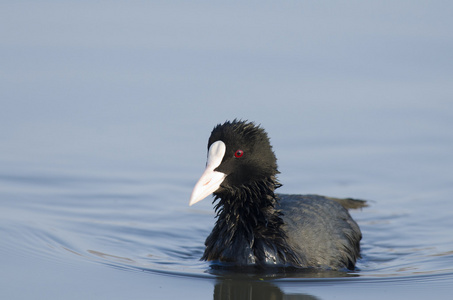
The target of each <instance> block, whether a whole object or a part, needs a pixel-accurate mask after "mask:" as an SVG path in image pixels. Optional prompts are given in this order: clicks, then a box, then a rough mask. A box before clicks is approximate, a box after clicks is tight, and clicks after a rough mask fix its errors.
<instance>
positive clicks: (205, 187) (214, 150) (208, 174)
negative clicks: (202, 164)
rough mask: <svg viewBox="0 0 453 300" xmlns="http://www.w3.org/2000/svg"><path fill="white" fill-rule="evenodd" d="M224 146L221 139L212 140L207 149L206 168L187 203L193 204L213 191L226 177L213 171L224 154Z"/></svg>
mask: <svg viewBox="0 0 453 300" xmlns="http://www.w3.org/2000/svg"><path fill="white" fill-rule="evenodd" d="M225 151H226V146H225V143H224V142H222V141H217V142H214V143H213V144H212V145H211V147H209V150H208V160H207V163H206V169H205V170H204V172H203V174H202V175H201V177H200V179H199V180H198V182H197V183H196V184H195V187H194V188H193V191H192V195H191V196H190V201H189V205H193V204H195V203H197V202H199V201H201V200H203V199H204V198H206V197H207V196H209V195H210V194H212V193H213V192H215V191H216V190H217V189H218V188H219V187H220V184H221V183H222V182H223V180H224V179H225V177H226V174H224V173H222V172H217V171H214V169H215V168H217V167H218V166H219V165H220V163H221V162H222V160H223V157H224V156H225Z"/></svg>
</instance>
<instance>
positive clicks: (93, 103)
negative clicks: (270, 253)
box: [0, 1, 453, 299]
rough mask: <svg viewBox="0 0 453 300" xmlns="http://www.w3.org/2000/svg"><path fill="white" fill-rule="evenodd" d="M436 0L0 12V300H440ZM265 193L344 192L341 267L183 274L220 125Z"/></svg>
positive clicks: (442, 103) (445, 269)
mask: <svg viewBox="0 0 453 300" xmlns="http://www.w3.org/2000/svg"><path fill="white" fill-rule="evenodd" d="M452 9H453V5H452V4H450V3H442V2H440V1H439V2H437V1H434V2H430V4H429V6H428V4H424V3H421V2H420V3H418V2H413V1H393V2H392V3H391V6H390V5H389V4H384V3H379V4H377V3H375V4H371V3H359V2H345V3H342V4H339V3H338V4H337V3H336V2H335V3H330V4H329V5H327V4H324V5H322V4H319V3H317V2H306V3H303V4H298V3H286V4H283V5H282V4H279V5H277V4H270V3H265V4H262V3H255V4H243V3H240V2H237V3H234V4H230V5H226V4H220V3H208V2H196V3H192V4H188V3H184V2H180V3H172V4H169V3H167V2H153V3H144V2H143V3H142V2H134V3H121V2H97V3H88V2H86V3H74V2H69V1H68V2H65V1H63V2H58V3H56V2H52V1H44V2H40V3H39V4H38V3H35V2H29V3H26V2H20V3H17V2H4V3H2V4H0V33H1V36H2V39H1V40H0V62H1V64H0V65H1V68H0V76H1V82H0V104H1V109H0V237H1V240H2V241H1V243H0V265H1V268H0V298H1V299H30V298H35V299H36V298H39V299H41V298H42V299H80V298H87V299H125V298H127V299H179V298H181V299H331V298H334V297H335V298H336V299H382V298H383V297H386V298H390V299H401V298H404V299H408V298H413V299H426V298H427V297H433V298H436V299H450V298H451V294H452V293H453V201H452V196H451V195H453V157H452V153H453V87H452V84H451V83H452V82H453V54H452V53H453V32H452V31H451V30H450V29H449V28H452V27H453V21H452V20H451V12H452ZM234 118H243V119H248V120H252V121H255V122H257V123H260V124H261V125H262V126H263V127H264V128H265V129H266V130H267V132H268V133H269V136H270V137H271V141H272V144H273V146H274V150H275V153H276V155H277V157H278V163H279V170H280V172H281V174H280V176H279V179H280V181H281V182H282V183H283V187H282V188H280V189H279V192H281V193H299V194H301V193H305V194H308V193H316V194H321V195H327V196H335V197H354V198H360V199H366V200H368V201H369V207H366V208H363V209H361V210H354V211H352V212H351V214H352V216H353V217H354V219H355V220H356V221H357V222H358V224H359V225H360V227H361V229H362V233H363V239H362V243H361V246H362V259H360V260H359V261H358V264H357V270H355V271H353V272H352V271H351V272H332V271H323V272H322V271H321V272H313V271H301V272H297V273H283V272H281V273H265V274H248V273H235V272H226V271H219V270H214V269H212V268H211V267H210V265H209V263H207V262H203V261H200V260H199V259H200V257H201V255H202V253H203V251H204V240H205V238H206V237H207V235H208V234H209V233H210V231H211V229H212V227H213V224H214V222H215V215H214V212H213V209H212V204H211V203H210V202H211V201H210V199H209V198H208V199H205V200H204V201H202V202H201V203H197V204H196V205H194V206H192V207H189V206H188V199H189V196H190V193H191V190H192V187H193V185H194V184H195V182H196V181H197V179H198V177H199V176H200V175H201V173H202V171H203V168H204V165H205V159H206V144H207V139H208V137H209V134H210V131H211V129H212V128H213V126H214V125H216V124H217V123H221V122H224V121H225V120H228V119H230V120H231V119H234Z"/></svg>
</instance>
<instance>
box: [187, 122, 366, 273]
mask: <svg viewBox="0 0 453 300" xmlns="http://www.w3.org/2000/svg"><path fill="white" fill-rule="evenodd" d="M278 173H279V172H278V170H277V159H276V157H275V155H274V152H273V151H272V146H271V145H270V143H269V138H268V136H267V133H266V132H265V131H264V129H262V128H261V127H260V126H257V125H255V124H254V123H253V122H248V121H242V120H234V121H232V122H230V121H227V122H225V123H224V124H219V125H217V126H216V127H215V128H214V129H213V131H212V133H211V136H210V137H209V142H208V158H207V163H206V169H205V171H204V173H203V174H202V176H201V178H200V179H199V181H198V182H197V183H196V185H195V187H194V189H193V192H192V195H191V197H190V203H189V204H190V205H193V204H195V203H197V202H198V201H201V200H203V199H204V198H205V197H207V196H208V195H210V194H211V193H213V194H214V201H213V203H215V211H216V213H217V221H216V224H215V226H214V229H213V230H212V232H211V234H210V235H209V236H208V238H207V239H206V242H205V245H206V249H205V252H204V255H203V257H202V259H203V260H208V261H216V262H219V263H221V264H226V265H233V266H236V267H250V266H253V267H259V268H265V267H271V266H274V267H296V268H323V269H334V270H337V269H345V268H347V269H354V266H355V263H356V260H357V258H359V257H360V240H361V238H362V234H361V232H360V229H359V226H358V225H357V223H356V222H355V221H354V220H353V219H352V218H351V216H350V215H349V213H348V210H347V208H353V207H362V206H366V204H365V201H362V200H354V199H336V198H329V197H323V196H318V195H287V194H276V193H275V189H276V188H278V187H280V186H281V184H280V183H279V182H278V181H277V178H276V175H277V174H278Z"/></svg>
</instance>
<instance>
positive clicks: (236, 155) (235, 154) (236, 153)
mask: <svg viewBox="0 0 453 300" xmlns="http://www.w3.org/2000/svg"><path fill="white" fill-rule="evenodd" d="M242 155H244V151H242V150H241V149H238V150H236V152H234V156H235V157H237V158H239V157H242Z"/></svg>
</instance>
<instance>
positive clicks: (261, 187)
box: [203, 176, 297, 265]
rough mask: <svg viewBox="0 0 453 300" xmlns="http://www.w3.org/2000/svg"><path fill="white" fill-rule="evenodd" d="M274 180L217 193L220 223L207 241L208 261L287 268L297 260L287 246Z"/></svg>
mask: <svg viewBox="0 0 453 300" xmlns="http://www.w3.org/2000/svg"><path fill="white" fill-rule="evenodd" d="M280 186H281V185H280V184H279V183H278V182H277V180H276V178H275V177H274V176H271V177H268V178H265V179H263V180H261V181H256V182H253V183H251V184H247V185H243V186H241V187H239V188H224V189H223V190H222V191H220V192H218V193H215V194H214V195H215V201H216V200H217V201H218V202H217V204H216V206H215V210H216V213H217V222H216V225H215V226H214V229H213V230H212V233H211V234H210V235H209V237H208V238H207V239H206V243H205V244H206V250H205V254H204V256H203V259H205V260H219V261H224V262H233V263H235V264H238V265H252V264H253V265H264V264H274V265H277V264H278V265H284V264H287V263H288V262H290V263H291V262H294V260H297V259H296V258H295V254H294V252H293V251H292V249H291V248H290V247H289V245H288V244H287V242H286V234H285V232H284V231H283V229H282V225H283V220H282V218H281V213H280V211H279V210H277V209H276V208H275V206H276V204H277V203H278V198H277V197H276V195H275V193H274V191H275V189H276V188H278V187H280Z"/></svg>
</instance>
